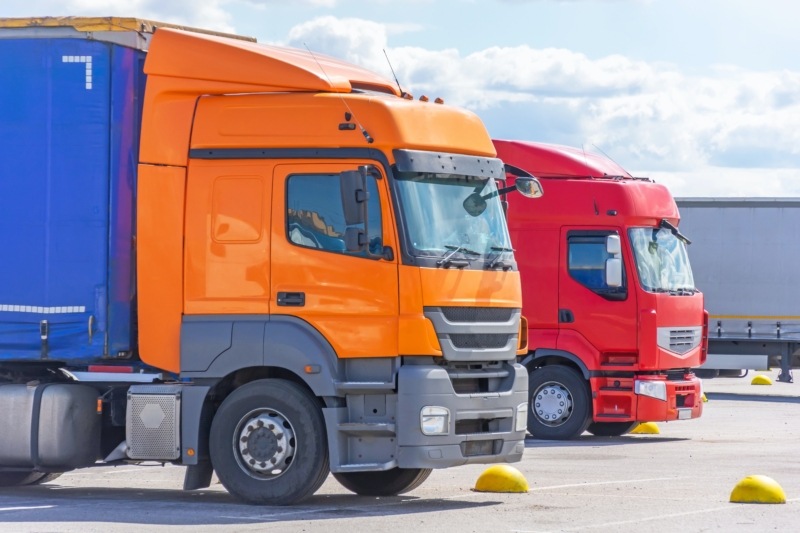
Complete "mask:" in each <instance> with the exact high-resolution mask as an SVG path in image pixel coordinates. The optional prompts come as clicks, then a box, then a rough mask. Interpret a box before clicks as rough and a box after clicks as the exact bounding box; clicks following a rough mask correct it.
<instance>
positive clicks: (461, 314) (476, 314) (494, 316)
mask: <svg viewBox="0 0 800 533" xmlns="http://www.w3.org/2000/svg"><path fill="white" fill-rule="evenodd" d="M441 310H442V314H443V315H444V317H445V318H446V319H447V320H448V321H449V322H508V321H509V320H511V316H512V315H513V313H514V309H512V308H509V307H442V308H441Z"/></svg>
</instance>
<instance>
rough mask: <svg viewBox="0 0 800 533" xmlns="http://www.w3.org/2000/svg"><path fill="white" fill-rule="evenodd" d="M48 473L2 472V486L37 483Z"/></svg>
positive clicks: (0, 475) (0, 481)
mask: <svg viewBox="0 0 800 533" xmlns="http://www.w3.org/2000/svg"><path fill="white" fill-rule="evenodd" d="M47 475H48V474H45V473H44V472H0V487H21V486H22V485H32V484H37V483H38V481H39V480H40V479H42V478H44V477H45V476H47Z"/></svg>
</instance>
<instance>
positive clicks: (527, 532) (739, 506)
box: [510, 498, 800, 533]
mask: <svg viewBox="0 0 800 533" xmlns="http://www.w3.org/2000/svg"><path fill="white" fill-rule="evenodd" d="M796 501H800V498H792V499H789V500H786V503H791V502H796ZM746 508H748V506H747V505H742V504H728V505H726V506H724V507H711V508H709V509H698V510H696V511H684V512H682V513H670V514H662V515H656V516H647V517H645V518H637V519H632V520H620V521H618V522H605V523H602V524H588V525H585V526H577V527H568V528H562V529H555V530H552V531H532V530H528V529H512V530H510V531H511V532H512V533H558V532H561V531H583V530H586V529H597V528H601V527H612V526H625V525H629V524H639V523H641V522H652V521H654V520H665V519H667V518H680V517H682V516H692V515H696V514H704V513H715V512H717V511H726V510H732V509H746Z"/></svg>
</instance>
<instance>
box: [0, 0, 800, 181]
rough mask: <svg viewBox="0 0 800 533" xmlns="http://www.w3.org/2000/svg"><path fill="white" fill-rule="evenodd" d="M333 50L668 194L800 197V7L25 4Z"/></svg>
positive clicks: (8, 11)
mask: <svg viewBox="0 0 800 533" xmlns="http://www.w3.org/2000/svg"><path fill="white" fill-rule="evenodd" d="M44 15H50V16H56V15H97V16H100V15H102V16H107V15H115V16H136V17H142V18H151V19H156V20H162V21H167V22H176V23H181V24H188V25H193V26H197V27H202V28H208V29H214V30H220V31H226V32H234V33H238V34H242V35H249V36H253V37H256V38H257V39H258V41H259V42H264V43H270V44H279V45H285V46H293V47H298V48H303V47H304V46H308V47H309V48H310V49H311V50H312V51H314V52H318V53H323V54H328V55H332V56H336V57H339V58H342V59H345V60H348V61H351V62H354V63H357V64H360V65H362V66H365V67H367V68H370V69H372V70H375V71H377V72H379V73H381V74H384V75H387V76H390V75H391V73H390V71H389V67H388V65H387V62H386V58H385V57H384V55H383V50H384V49H385V50H386V53H387V54H388V55H389V58H390V59H391V61H392V64H393V66H394V69H395V71H396V73H397V76H398V78H399V79H400V81H401V83H402V84H403V86H404V87H406V88H407V89H409V90H410V91H411V92H412V93H413V94H415V95H420V94H426V95H428V96H429V97H431V99H432V98H434V97H442V98H444V99H445V102H446V104H448V105H455V106H461V107H466V108H468V109H470V110H472V111H474V112H475V113H477V114H478V115H479V116H480V117H481V119H482V120H483V121H484V123H485V124H486V127H487V129H488V130H489V133H490V134H491V135H492V137H494V138H500V139H520V140H532V141H540V142H549V143H558V144H567V145H571V146H578V147H580V146H583V147H584V148H585V149H586V150H587V151H597V150H602V151H603V152H605V153H606V154H608V155H609V156H610V157H611V158H613V159H614V160H615V161H616V162H617V163H619V164H620V165H622V166H623V167H624V168H626V169H627V170H628V171H629V172H630V173H631V174H633V175H634V176H647V177H650V178H652V179H654V180H655V181H657V182H659V183H663V184H665V185H666V186H667V187H669V189H670V190H671V192H672V193H673V195H675V196H680V197H687V196H800V53H798V50H800V31H798V30H799V29H800V24H798V22H797V21H798V20H800V2H798V1H797V0H448V1H444V0H403V1H390V0H371V1H362V0H28V1H26V2H18V1H9V0H2V1H0V17H25V16H44Z"/></svg>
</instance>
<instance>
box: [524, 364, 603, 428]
mask: <svg viewBox="0 0 800 533" xmlns="http://www.w3.org/2000/svg"><path fill="white" fill-rule="evenodd" d="M546 381H558V382H560V383H562V384H563V385H564V386H565V387H568V388H569V390H570V393H572V397H573V413H572V417H571V419H570V420H568V421H567V422H565V423H564V424H563V425H561V426H557V427H549V426H545V425H544V424H542V423H541V422H539V421H538V419H537V417H536V414H534V412H533V406H534V398H533V394H534V393H535V392H536V389H537V388H538V386H539V384H540V383H539V382H542V383H543V382H546ZM565 382H566V383H565ZM528 394H529V397H528V401H529V406H528V432H529V433H530V434H531V435H532V436H533V437H534V438H537V439H542V440H572V439H576V438H578V437H579V436H580V435H581V434H582V433H583V432H584V431H586V428H587V427H588V426H589V424H590V423H591V422H592V399H591V398H592V395H591V389H590V388H589V383H588V382H587V381H586V380H585V379H584V377H583V374H581V373H580V371H578V370H577V369H575V368H572V367H569V366H564V365H546V366H543V367H540V368H535V369H533V370H532V371H531V372H530V374H529V376H528ZM576 417H577V418H576Z"/></svg>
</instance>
